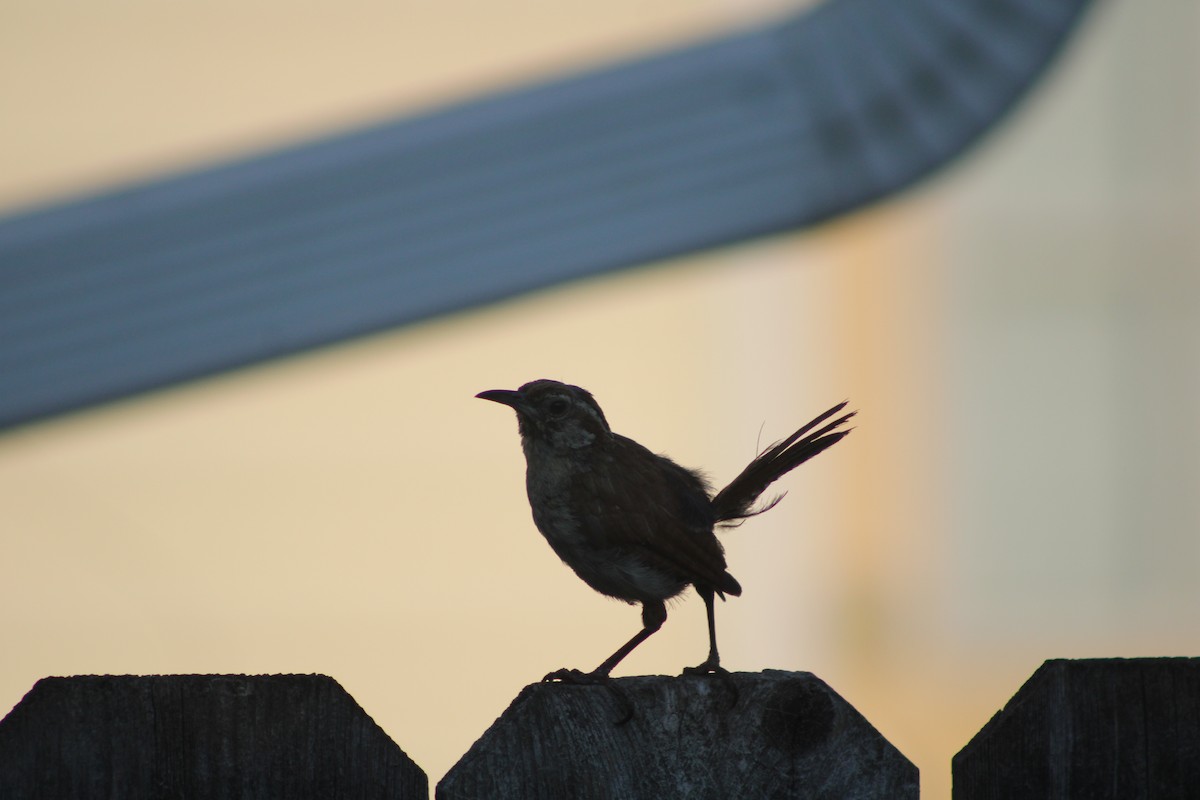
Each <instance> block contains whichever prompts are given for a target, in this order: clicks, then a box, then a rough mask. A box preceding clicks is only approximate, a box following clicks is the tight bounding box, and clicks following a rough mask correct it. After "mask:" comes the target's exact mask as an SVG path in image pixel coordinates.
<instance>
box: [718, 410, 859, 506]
mask: <svg viewBox="0 0 1200 800" xmlns="http://www.w3.org/2000/svg"><path fill="white" fill-rule="evenodd" d="M845 407H846V401H843V402H841V403H838V404H837V405H836V406H834V407H833V408H831V409H829V410H828V411H826V412H825V413H824V414H822V415H820V416H819V417H817V418H816V419H814V420H813V421H812V422H810V423H808V424H807V425H805V426H804V427H803V428H801V429H800V430H798V431H796V432H795V433H793V434H792V435H791V436H789V437H788V438H786V439H784V440H783V441H781V442H776V443H775V444H773V445H771V446H770V447H768V448H767V449H766V450H764V451H763V452H761V453H759V454H758V455H757V456H756V457H755V458H754V460H753V461H751V462H750V463H749V464H748V465H747V466H746V468H745V469H744V470H742V472H741V474H740V475H738V476H737V477H736V478H734V479H733V481H732V482H731V483H730V484H729V485H728V486H726V487H725V488H724V489H722V490H721V491H720V492H718V493H717V496H716V497H714V498H713V500H712V507H713V510H714V511H715V512H716V518H717V522H724V523H732V524H734V525H737V524H740V522H741V521H742V520H744V519H746V518H748V517H753V516H756V515H758V514H761V513H763V512H764V511H770V510H771V509H772V508H774V507H775V505H776V504H777V503H779V501H780V500H782V499H783V495H782V494H781V495H779V496H778V497H774V498H772V499H771V500H769V501H767V502H766V503H765V504H764V505H762V506H759V507H758V508H754V502H755V501H756V500H758V498H759V496H760V495H761V494H762V493H763V492H764V491H766V489H767V487H768V486H770V485H771V484H772V483H774V482H775V481H776V480H778V479H779V478H780V477H782V476H783V475H785V474H787V473H788V472H791V471H792V470H793V469H795V468H796V467H798V466H800V465H801V464H803V463H804V462H805V461H808V460H809V459H810V458H812V457H813V456H815V455H817V454H818V453H820V452H823V451H824V450H826V449H828V448H830V447H832V446H833V445H835V444H837V443H838V442H839V441H841V440H842V438H843V437H844V436H845V435H846V434H848V433H849V432H850V431H851V430H853V428H845V429H842V430H839V428H841V426H842V425H844V424H845V423H846V421H847V420H849V419H850V418H851V417H853V416H854V415H855V414H856V413H857V412H854V411H851V412H849V413H847V414H843V415H842V416H840V417H838V418H837V419H835V420H833V421H832V422H828V423H826V424H824V425H822V423H825V422H826V420H828V419H829V418H830V417H833V416H836V415H837V414H838V413H839V412H841V411H842V410H843V409H844V408H845ZM818 426H821V427H819V428H818ZM814 429H816V430H814Z"/></svg>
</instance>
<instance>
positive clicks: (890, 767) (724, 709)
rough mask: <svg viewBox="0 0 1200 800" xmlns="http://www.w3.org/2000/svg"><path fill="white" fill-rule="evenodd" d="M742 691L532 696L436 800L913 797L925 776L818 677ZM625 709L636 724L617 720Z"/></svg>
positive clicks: (775, 676) (621, 685)
mask: <svg viewBox="0 0 1200 800" xmlns="http://www.w3.org/2000/svg"><path fill="white" fill-rule="evenodd" d="M732 683H733V686H734V687H736V693H735V692H734V691H732V690H731V688H730V686H729V685H728V684H727V683H726V682H725V681H723V680H722V679H720V678H716V677H684V678H668V677H662V676H648V677H636V678H618V679H616V680H615V681H614V686H615V688H616V693H614V692H613V691H611V690H610V689H608V688H606V687H603V686H571V685H564V684H534V685H532V686H527V687H526V688H525V689H524V690H523V691H522V692H521V693H520V695H518V696H517V699H516V700H514V701H513V703H512V705H510V706H509V708H508V710H507V711H505V712H504V714H503V715H501V717H500V718H499V719H498V720H497V721H496V722H495V723H494V724H493V725H492V727H491V728H489V729H488V731H487V732H485V733H484V735H483V736H482V737H481V738H480V739H479V741H477V742H476V743H475V744H474V745H473V746H472V747H471V749H470V750H469V751H467V753H466V755H465V756H463V758H462V759H461V760H460V761H459V762H458V764H456V765H455V766H454V768H453V769H451V770H450V772H449V773H447V775H446V777H445V778H444V779H443V780H442V781H441V783H439V784H438V786H437V792H436V797H437V798H438V800H462V799H464V798H485V797H486V798H493V799H494V800H506V799H508V798H546V800H551V799H553V800H557V799H558V798H564V797H613V798H616V797H619V798H655V799H656V800H659V799H661V800H669V799H670V798H730V797H756V798H757V797H762V798H776V797H778V798H783V797H788V798H816V797H822V798H827V797H838V798H846V800H873V799H874V798H879V800H884V798H886V800H916V798H917V792H918V787H917V783H918V781H917V768H916V767H915V766H913V764H912V763H911V762H909V761H908V760H907V759H906V758H905V757H904V756H903V755H901V754H900V752H899V751H898V750H896V748H895V747H893V746H892V745H891V744H890V743H889V742H888V741H887V740H886V739H884V738H883V737H882V736H881V735H880V734H879V732H878V731H876V730H875V729H874V728H873V727H871V725H870V723H868V722H867V720H866V719H864V718H863V716H862V715H861V714H859V713H858V712H857V711H856V710H855V709H854V708H853V707H852V706H851V705H850V704H849V703H847V702H846V701H845V700H843V699H842V698H841V697H839V696H838V695H837V694H836V693H835V692H834V691H833V690H832V689H830V688H829V687H828V686H827V685H825V683H823V682H822V681H821V680H819V679H817V678H815V677H814V676H812V675H811V674H809V673H805V672H780V671H776V670H768V671H766V672H762V673H736V674H734V675H733V676H732ZM618 693H619V694H618ZM621 698H624V699H621ZM626 702H627V703H628V707H629V708H631V709H632V712H633V716H632V718H631V719H629V721H628V722H627V723H625V724H616V721H617V720H618V719H620V718H621V717H622V716H623V714H624V711H625V708H624V706H625V703H626Z"/></svg>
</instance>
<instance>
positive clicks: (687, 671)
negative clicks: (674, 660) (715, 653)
mask: <svg viewBox="0 0 1200 800" xmlns="http://www.w3.org/2000/svg"><path fill="white" fill-rule="evenodd" d="M683 674H684V675H685V676H688V677H694V676H701V675H713V676H715V677H717V678H720V680H721V684H722V685H723V686H724V687H725V688H726V689H727V690H728V691H729V693H730V694H731V695H732V696H733V702H732V703H731V704H730V705H731V706H736V705H737V702H738V697H739V696H740V693H739V692H738V688H737V684H736V683H735V682H734V680H733V673H732V672H730V671H729V670H727V669H725V668H724V667H722V666H721V664H720V663H719V662H716V661H713V660H712V659H709V660H707V661H705V662H704V663H703V664H697V665H696V666H694V667H684V668H683Z"/></svg>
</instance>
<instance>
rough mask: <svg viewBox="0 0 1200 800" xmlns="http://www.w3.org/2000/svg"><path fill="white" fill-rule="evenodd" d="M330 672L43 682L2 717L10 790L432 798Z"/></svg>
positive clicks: (27, 793)
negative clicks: (325, 673)
mask: <svg viewBox="0 0 1200 800" xmlns="http://www.w3.org/2000/svg"><path fill="white" fill-rule="evenodd" d="M428 792H429V789H428V781H427V779H426V777H425V773H424V772H423V771H422V770H421V769H420V768H419V767H417V765H416V764H414V763H413V762H412V761H411V760H409V758H408V756H406V755H405V754H404V752H403V751H402V750H401V749H400V748H399V747H398V746H397V745H396V744H395V743H394V742H393V741H392V740H391V739H389V738H388V737H387V735H386V734H385V733H384V732H383V731H382V730H381V729H380V728H379V726H378V725H376V724H375V722H374V721H373V720H372V719H371V718H370V717H369V716H367V714H366V712H364V711H363V710H362V708H360V707H359V706H358V704H357V703H355V702H354V699H353V698H352V697H350V695H349V694H347V693H346V691H345V690H344V689H343V688H342V687H341V686H340V685H338V683H337V681H335V680H333V679H332V678H329V677H326V676H324V675H252V676H248V675H152V676H135V675H124V676H112V675H104V676H81V677H72V678H43V679H42V680H40V681H38V682H37V683H36V684H35V685H34V687H33V689H31V690H30V691H29V693H28V694H27V695H25V698H24V699H23V700H21V702H20V703H18V704H17V706H16V708H14V709H13V710H12V712H11V713H9V715H8V716H7V717H5V718H4V719H3V720H0V797H3V798H22V799H24V798H31V799H32V798H42V797H45V798H61V797H74V798H92V797H113V798H118V797H164V798H165V797H214V798H226V797H236V798H242V797H247V798H259V797H264V798H265V797H269V798H286V799H287V800H306V799H307V798H314V800H315V799H316V798H320V799H321V800H326V799H327V798H335V797H336V798H364V799H365V798H380V800H383V799H384V798H386V799H387V800H393V799H394V798H421V799H422V800H425V798H427V797H428Z"/></svg>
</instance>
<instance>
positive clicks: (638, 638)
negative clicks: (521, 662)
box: [542, 600, 667, 684]
mask: <svg viewBox="0 0 1200 800" xmlns="http://www.w3.org/2000/svg"><path fill="white" fill-rule="evenodd" d="M666 621H667V606H666V604H665V603H663V602H662V601H661V600H659V601H658V602H645V603H642V629H641V630H640V631H638V632H637V633H636V634H635V635H634V637H633V638H632V639H630V640H629V641H628V642H626V643H625V644H623V645H621V646H620V647H619V648H618V649H617V652H615V653H613V654H612V655H611V656H609V657H608V658H606V659H604V663H603V664H601V665H600V666H598V667H596V668H595V669H594V670H592V671H591V672H580V671H579V670H577V669H559V670H555V671H554V672H551V673H550V674H549V675H547V676H546V677H544V678H542V680H543V681H562V682H563V683H584V684H588V683H604V682H606V681H607V680H608V676H609V673H610V672H612V671H613V668H614V667H615V666H617V664H619V663H621V659H623V658H625V656H627V655H629V654H630V653H631V652H633V648H635V647H637V646H638V645H639V644H641V643H642V642H644V641H646V639H648V638H650V635H651V634H652V633H654V632H655V631H657V630H658V629H659V628H661V627H662V626H663V623H664V622H666Z"/></svg>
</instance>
